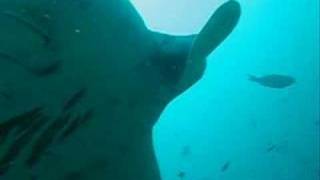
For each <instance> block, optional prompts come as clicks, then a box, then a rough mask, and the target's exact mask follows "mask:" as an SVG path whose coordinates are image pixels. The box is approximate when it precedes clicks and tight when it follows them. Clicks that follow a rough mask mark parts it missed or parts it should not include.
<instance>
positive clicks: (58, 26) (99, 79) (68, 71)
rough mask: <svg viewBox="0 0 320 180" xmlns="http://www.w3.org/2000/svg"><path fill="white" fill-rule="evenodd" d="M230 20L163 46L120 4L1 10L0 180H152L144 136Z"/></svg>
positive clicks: (98, 1) (8, 5)
mask: <svg viewBox="0 0 320 180" xmlns="http://www.w3.org/2000/svg"><path fill="white" fill-rule="evenodd" d="M239 16H240V6H239V4H238V3H237V2H235V1H233V0H230V1H228V2H226V3H225V4H223V5H222V6H221V7H220V8H219V9H218V10H217V11H216V12H215V13H214V14H213V16H212V17H211V18H210V20H209V21H208V23H207V24H206V26H205V27H204V28H203V30H202V31H201V32H200V34H199V35H190V36H171V35H166V34H161V33H156V32H152V31H150V30H148V29H147V28H146V27H145V25H144V22H143V21H142V19H141V18H140V16H139V14H138V13H137V12H136V10H135V9H134V8H133V6H132V5H131V3H130V2H129V1H127V0H105V1H102V0H0V180H75V179H77V180H102V179H105V180H160V179H161V178H160V173H159V170H158V166H157V161H156V159H155V155H154V151H153V145H152V127H153V126H154V124H155V122H156V120H157V119H158V117H159V116H160V113H161V112H162V110H163V109H164V108H165V106H166V105H167V104H168V103H169V102H170V101H171V100H172V99H173V98H175V97H176V96H178V95H179V94H181V93H182V92H183V91H185V90H186V89H187V88H189V87H190V86H191V85H192V84H194V83H195V82H196V81H197V80H199V79H200V77H201V75H202V74H203V71H204V68H205V59H206V57H207V56H208V55H209V53H211V52H212V51H213V50H214V49H215V48H216V47H217V46H218V45H219V44H220V43H221V42H222V41H223V40H224V39H225V38H226V37H227V36H228V35H229V33H230V32H231V31H232V30H233V28H234V27H235V25H236V23H237V21H238V18H239Z"/></svg>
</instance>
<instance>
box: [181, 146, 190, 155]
mask: <svg viewBox="0 0 320 180" xmlns="http://www.w3.org/2000/svg"><path fill="white" fill-rule="evenodd" d="M190 154H191V148H190V146H188V145H186V146H184V147H183V148H182V150H181V155H182V156H183V157H187V156H189V155H190Z"/></svg>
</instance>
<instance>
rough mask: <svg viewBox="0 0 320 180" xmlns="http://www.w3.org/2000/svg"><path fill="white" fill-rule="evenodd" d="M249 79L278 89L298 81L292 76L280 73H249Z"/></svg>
mask: <svg viewBox="0 0 320 180" xmlns="http://www.w3.org/2000/svg"><path fill="white" fill-rule="evenodd" d="M249 80H250V81H253V82H256V83H258V84H260V85H262V86H265V87H269V88H277V89H281V88H286V87H289V86H291V85H292V84H294V83H295V82H296V80H295V78H293V77H291V76H287V75H279V74H271V75H266V76H261V77H257V76H253V75H249Z"/></svg>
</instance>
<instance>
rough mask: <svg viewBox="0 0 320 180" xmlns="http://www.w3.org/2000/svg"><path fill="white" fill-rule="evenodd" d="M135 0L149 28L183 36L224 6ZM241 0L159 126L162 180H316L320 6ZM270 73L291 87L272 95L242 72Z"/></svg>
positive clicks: (208, 1) (301, 0)
mask: <svg viewBox="0 0 320 180" xmlns="http://www.w3.org/2000/svg"><path fill="white" fill-rule="evenodd" d="M134 2H135V5H136V6H137V7H138V9H139V10H140V12H141V14H142V15H143V17H144V19H145V20H146V22H147V24H148V25H149V27H151V28H153V29H155V30H160V31H163V32H167V33H172V34H188V33H196V32H198V31H199V29H201V27H202V26H203V24H204V23H205V21H206V19H207V18H208V17H209V15H210V14H211V13H212V10H214V9H215V8H216V7H217V6H218V5H219V4H221V3H222V2H223V1H218V0H216V1H215V0H204V1H201V2H198V1H193V0H189V1H187V2H186V1H182V0H176V1H174V2H172V1H168V0H167V1H164V0H162V1H160V0H158V1H156V0H153V1H148V2H146V1H144V0H135V1H134ZM240 3H241V5H242V17H241V19H240V23H239V25H238V26H237V28H236V30H235V31H234V32H233V33H232V34H231V36H230V37H229V38H228V39H227V40H226V41H225V42H224V43H223V44H222V45H221V46H220V47H219V48H218V49H216V50H215V52H214V53H212V54H211V56H210V57H209V60H208V67H207V70H206V73H205V76H204V77H203V79H202V80H201V81H200V82H198V83H197V84H196V85H195V86H193V87H192V88H191V89H189V90H188V91H187V92H185V93H184V94H183V95H181V96H179V97H178V98H176V99H175V101H174V102H172V103H171V104H170V106H168V107H167V108H166V110H165V112H164V113H163V114H162V116H161V118H160V121H159V122H158V123H157V126H156V128H155V132H154V134H155V138H154V143H155V146H156V152H157V157H158V160H159V164H160V169H161V174H162V177H163V179H164V180H175V179H177V180H178V179H180V177H178V174H179V172H183V173H185V176H184V178H183V179H186V180H213V179H219V180H235V179H238V180H271V179H272V180H316V179H319V175H320V172H319V171H320V170H319V1H318V0H282V1H276V0H241V1H240ZM272 73H279V74H287V75H290V76H293V77H294V78H296V80H297V82H296V83H295V84H294V85H293V86H291V87H289V88H286V89H270V88H266V87H263V86H259V85H258V84H255V83H252V82H250V81H248V80H247V75H248V74H254V75H267V74H272ZM223 166H225V167H224V169H222V168H223ZM226 166H227V167H226Z"/></svg>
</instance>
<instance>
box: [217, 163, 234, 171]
mask: <svg viewBox="0 0 320 180" xmlns="http://www.w3.org/2000/svg"><path fill="white" fill-rule="evenodd" d="M230 165H231V162H230V161H227V162H225V163H224V164H223V165H222V166H221V168H220V171H221V172H225V171H227V170H228V169H229V168H230Z"/></svg>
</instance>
